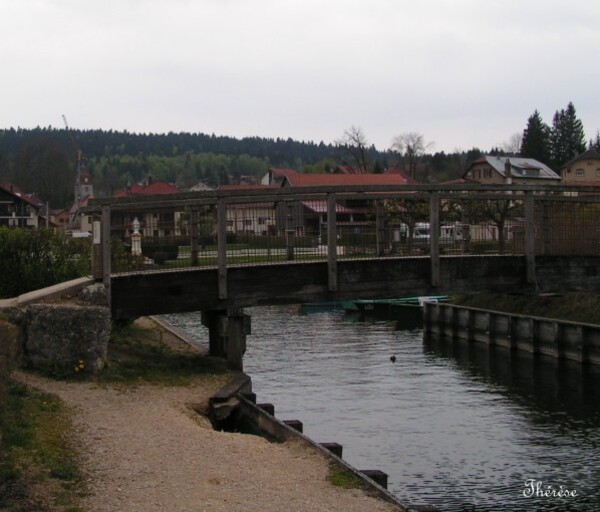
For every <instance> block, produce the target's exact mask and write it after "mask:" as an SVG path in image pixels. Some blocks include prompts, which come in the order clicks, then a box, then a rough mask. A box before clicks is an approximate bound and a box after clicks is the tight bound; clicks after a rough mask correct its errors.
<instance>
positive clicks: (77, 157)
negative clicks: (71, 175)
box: [62, 114, 83, 204]
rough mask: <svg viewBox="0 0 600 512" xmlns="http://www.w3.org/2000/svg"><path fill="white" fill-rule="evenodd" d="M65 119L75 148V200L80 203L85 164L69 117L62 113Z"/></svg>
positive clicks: (68, 134)
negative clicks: (68, 121) (82, 172)
mask: <svg viewBox="0 0 600 512" xmlns="http://www.w3.org/2000/svg"><path fill="white" fill-rule="evenodd" d="M62 118H63V121H64V122H65V128H66V131H67V136H68V137H69V140H70V141H71V144H72V145H73V149H74V150H75V163H76V165H77V181H76V183H77V195H76V197H75V202H76V203H77V204H79V201H81V197H80V196H81V167H82V165H83V153H82V152H81V149H79V146H78V145H77V142H76V141H75V137H73V134H72V133H71V129H70V128H69V123H67V118H66V117H65V115H64V114H63V115H62Z"/></svg>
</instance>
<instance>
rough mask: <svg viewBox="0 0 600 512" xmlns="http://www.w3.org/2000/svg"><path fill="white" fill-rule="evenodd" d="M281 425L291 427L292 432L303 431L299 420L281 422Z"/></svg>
mask: <svg viewBox="0 0 600 512" xmlns="http://www.w3.org/2000/svg"><path fill="white" fill-rule="evenodd" d="M283 423H284V424H285V425H287V426H288V427H291V428H293V429H294V430H297V431H298V432H300V433H302V431H303V429H304V426H303V425H302V422H301V421H300V420H283Z"/></svg>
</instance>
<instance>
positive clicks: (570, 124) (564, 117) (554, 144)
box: [550, 102, 586, 169]
mask: <svg viewBox="0 0 600 512" xmlns="http://www.w3.org/2000/svg"><path fill="white" fill-rule="evenodd" d="M550 141H551V160H552V164H553V166H554V167H555V168H556V169H558V168H560V167H561V166H562V165H563V164H565V163H566V162H568V161H569V160H571V159H572V158H575V157H576V156H577V155H579V154H580V153H583V152H584V151H585V149H586V144H585V133H584V131H583V123H582V122H581V120H580V119H578V118H577V114H576V111H575V107H574V106H573V103H572V102H569V104H568V105H567V108H566V110H561V111H560V112H559V111H556V113H555V114H554V119H553V122H552V132H551V135H550Z"/></svg>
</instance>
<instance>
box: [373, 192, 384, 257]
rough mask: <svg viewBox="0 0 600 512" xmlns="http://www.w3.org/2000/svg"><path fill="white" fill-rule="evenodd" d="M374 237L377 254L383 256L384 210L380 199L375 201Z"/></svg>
mask: <svg viewBox="0 0 600 512" xmlns="http://www.w3.org/2000/svg"><path fill="white" fill-rule="evenodd" d="M375 239H376V242H375V244H376V246H377V249H376V250H377V256H383V253H384V250H385V211H384V209H383V202H382V201H381V200H379V199H378V200H377V201H375Z"/></svg>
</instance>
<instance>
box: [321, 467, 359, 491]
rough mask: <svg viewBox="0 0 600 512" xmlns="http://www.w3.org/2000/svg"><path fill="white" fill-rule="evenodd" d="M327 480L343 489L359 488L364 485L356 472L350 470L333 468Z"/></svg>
mask: <svg viewBox="0 0 600 512" xmlns="http://www.w3.org/2000/svg"><path fill="white" fill-rule="evenodd" d="M327 480H328V481H329V482H330V483H332V484H333V485H335V486H336V487H342V488H343V489H359V488H361V487H362V486H363V481H362V480H361V479H360V478H359V477H358V476H356V475H355V474H354V473H352V472H351V471H348V470H333V469H332V470H331V472H330V473H329V475H328V476H327Z"/></svg>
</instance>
